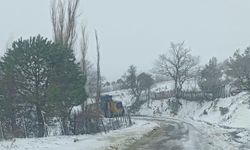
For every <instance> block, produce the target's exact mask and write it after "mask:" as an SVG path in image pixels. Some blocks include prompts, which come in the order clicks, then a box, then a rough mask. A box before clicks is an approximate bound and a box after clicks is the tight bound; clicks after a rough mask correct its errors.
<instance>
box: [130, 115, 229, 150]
mask: <svg viewBox="0 0 250 150" xmlns="http://www.w3.org/2000/svg"><path fill="white" fill-rule="evenodd" d="M151 120H152V119H151ZM154 120H155V119H154ZM156 122H158V123H159V125H160V127H159V128H157V129H155V130H154V131H152V132H151V133H150V134H148V135H147V136H144V137H143V138H142V139H140V140H139V141H136V142H135V143H133V144H132V145H130V146H128V147H127V148H125V150H223V149H224V148H225V147H224V148H223V147H222V146H221V147H220V146H218V144H217V146H215V145H214V142H212V141H213V139H209V138H208V137H209V136H207V135H204V134H203V133H201V132H200V131H199V130H198V129H197V128H195V127H194V126H193V125H191V124H189V123H185V122H182V121H178V120H156ZM230 149H231V148H230ZM230 149H229V150H230ZM233 149H234V148H233Z"/></svg>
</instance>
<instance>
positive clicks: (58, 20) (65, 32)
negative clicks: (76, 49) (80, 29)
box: [51, 0, 79, 49]
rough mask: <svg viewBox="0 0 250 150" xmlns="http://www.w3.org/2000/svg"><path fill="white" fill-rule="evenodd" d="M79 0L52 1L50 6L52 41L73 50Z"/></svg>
mask: <svg viewBox="0 0 250 150" xmlns="http://www.w3.org/2000/svg"><path fill="white" fill-rule="evenodd" d="M78 5H79V0H68V2H67V3H65V2H63V1H62V0H54V1H53V2H52V5H51V21H52V26H53V33H54V41H55V42H56V43H61V44H63V45H64V46H66V47H67V48H70V49H73V46H74V44H75V40H76V24H77V20H76V17H77V8H78Z"/></svg>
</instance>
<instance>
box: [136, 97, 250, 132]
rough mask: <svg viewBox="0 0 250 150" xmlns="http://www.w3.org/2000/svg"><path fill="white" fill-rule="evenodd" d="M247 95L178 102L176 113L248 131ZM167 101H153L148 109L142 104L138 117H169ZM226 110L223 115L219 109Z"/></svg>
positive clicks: (179, 115) (249, 120)
mask: <svg viewBox="0 0 250 150" xmlns="http://www.w3.org/2000/svg"><path fill="white" fill-rule="evenodd" d="M248 101H249V95H248V94H247V93H244V92H243V93H240V94H238V95H236V96H232V97H228V98H221V99H218V100H216V101H213V102H212V101H210V102H204V103H198V102H194V101H186V100H180V102H181V103H182V106H181V108H180V110H179V112H178V117H179V118H192V119H194V120H198V121H204V122H209V123H212V124H217V125H220V126H228V127H233V128H246V129H250V119H249V116H250V108H249V104H248ZM168 102H169V100H167V99H165V100H154V101H152V103H151V106H150V108H148V107H147V104H144V105H143V106H142V108H141V110H140V111H139V112H138V114H139V115H148V116H154V115H162V116H171V115H172V114H170V108H169V105H168V104H169V103H168ZM222 108H224V109H226V110H228V112H227V111H226V113H225V114H224V115H223V114H221V109H222ZM205 112H206V113H207V114H206V113H205Z"/></svg>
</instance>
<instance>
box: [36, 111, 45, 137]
mask: <svg viewBox="0 0 250 150" xmlns="http://www.w3.org/2000/svg"><path fill="white" fill-rule="evenodd" d="M36 113H37V122H38V137H43V136H44V132H45V129H44V118H43V114H42V110H41V108H40V106H36Z"/></svg>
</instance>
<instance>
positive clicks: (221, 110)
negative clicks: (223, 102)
mask: <svg viewBox="0 0 250 150" xmlns="http://www.w3.org/2000/svg"><path fill="white" fill-rule="evenodd" d="M219 109H220V114H221V115H225V114H227V113H228V112H229V109H228V108H227V107H220V108H219Z"/></svg>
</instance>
